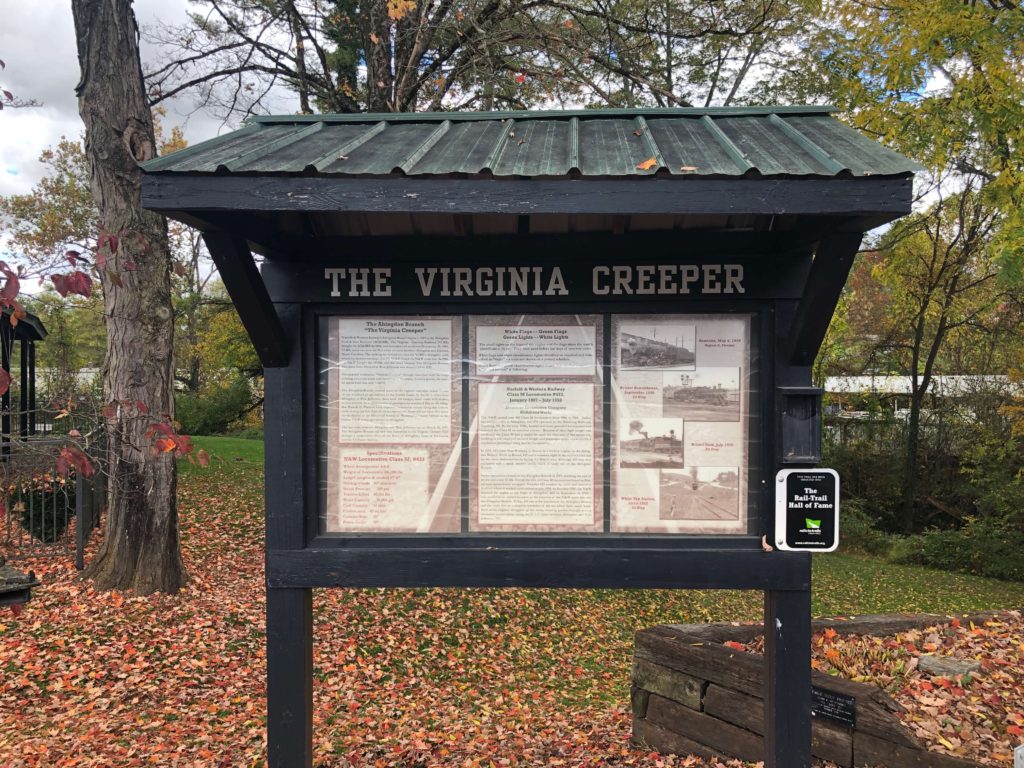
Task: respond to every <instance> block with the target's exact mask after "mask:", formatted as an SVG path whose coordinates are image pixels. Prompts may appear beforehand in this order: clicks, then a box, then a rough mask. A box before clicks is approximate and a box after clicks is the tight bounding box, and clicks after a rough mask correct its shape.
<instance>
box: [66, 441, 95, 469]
mask: <svg viewBox="0 0 1024 768" xmlns="http://www.w3.org/2000/svg"><path fill="white" fill-rule="evenodd" d="M71 467H74V468H75V470H76V471H77V472H78V473H79V474H80V475H81V476H82V477H92V476H93V475H95V474H96V469H95V468H94V467H93V465H92V462H90V461H89V457H88V456H86V455H85V452H84V451H83V450H82V449H81V448H79V447H78V446H77V445H70V446H65V447H63V448H61V449H60V454H59V455H58V456H57V472H58V473H59V474H61V475H64V476H66V475H67V474H68V470H69V469H70V468H71Z"/></svg>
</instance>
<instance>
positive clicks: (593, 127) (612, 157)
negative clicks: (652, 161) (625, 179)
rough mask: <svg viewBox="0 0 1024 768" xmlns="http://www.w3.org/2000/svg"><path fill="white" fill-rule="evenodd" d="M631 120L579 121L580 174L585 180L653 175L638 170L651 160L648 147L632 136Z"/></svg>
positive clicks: (649, 172)
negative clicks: (598, 177) (599, 177)
mask: <svg viewBox="0 0 1024 768" xmlns="http://www.w3.org/2000/svg"><path fill="white" fill-rule="evenodd" d="M636 130H637V127H636V123H635V122H634V121H633V120H617V119H612V120H585V119H580V132H579V134H580V171H581V172H582V173H583V175H584V176H638V175H653V174H654V171H653V170H652V171H640V170H637V165H639V164H640V163H642V162H644V161H645V160H647V159H648V158H650V156H651V153H650V150H649V148H648V147H647V145H646V144H645V143H644V142H643V141H642V140H641V139H640V137H639V136H637V135H635V133H634V132H635V131H636Z"/></svg>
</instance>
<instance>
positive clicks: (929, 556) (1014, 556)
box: [889, 519, 1024, 581]
mask: <svg viewBox="0 0 1024 768" xmlns="http://www.w3.org/2000/svg"><path fill="white" fill-rule="evenodd" d="M889 559H890V560H892V561H893V562H895V563H909V564H913V565H924V566H928V567H930V568H939V569H942V570H946V571H960V572H962V573H973V574H975V575H978V576H989V577H991V578H994V579H1004V580H1006V581H1024V532H1022V531H1021V530H1020V529H1018V528H1016V527H1014V526H1012V525H1009V524H1007V523H1005V522H1004V521H1001V520H992V519H982V520H977V519H972V520H970V521H969V522H968V524H967V525H965V526H964V527H963V528H961V529H959V530H941V531H940V530H933V531H927V532H925V533H922V534H919V535H917V536H907V537H905V538H901V539H898V540H897V541H896V542H895V543H894V545H893V547H892V550H891V551H890V553H889Z"/></svg>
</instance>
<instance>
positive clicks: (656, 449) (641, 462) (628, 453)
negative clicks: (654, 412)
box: [619, 419, 683, 469]
mask: <svg viewBox="0 0 1024 768" xmlns="http://www.w3.org/2000/svg"><path fill="white" fill-rule="evenodd" d="M619 466H621V467H622V468H624V469H671V468H679V469H681V468H682V467H683V421H682V419H631V420H624V421H623V422H622V423H621V424H620V425H619Z"/></svg>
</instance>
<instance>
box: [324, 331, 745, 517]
mask: <svg viewBox="0 0 1024 768" xmlns="http://www.w3.org/2000/svg"><path fill="white" fill-rule="evenodd" d="M320 328H321V337H322V338H321V341H320V347H321V354H320V366H321V371H320V374H321V378H320V380H321V384H320V387H321V403H322V408H321V435H322V442H321V445H322V451H323V453H322V462H321V470H322V477H324V481H323V485H322V498H323V508H322V510H321V532H322V533H327V534H330V533H336V534H344V533H353V534H358V533H405V534H409V533H594V534H600V533H626V534H628V533H636V534H743V533H747V532H748V517H749V516H748V505H749V502H748V492H747V488H748V483H749V476H748V469H749V464H750V458H749V449H748V441H749V436H750V423H751V419H750V408H751V405H750V403H751V386H750V364H751V322H750V316H749V315H710V314H672V315H666V314H659V315H639V314H621V315H618V314H616V315H581V314H534V315H530V314H518V315H488V314H479V315H477V314H466V315H460V316H432V315H430V316H387V317H381V316H372V317H371V316H353V317H328V318H324V319H323V321H322V323H321V326H320Z"/></svg>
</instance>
